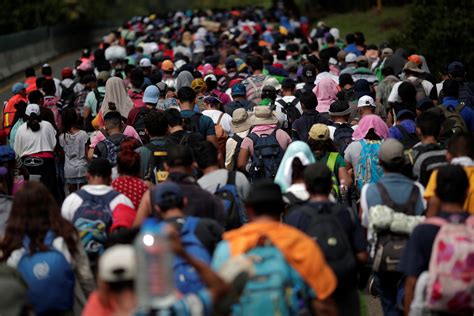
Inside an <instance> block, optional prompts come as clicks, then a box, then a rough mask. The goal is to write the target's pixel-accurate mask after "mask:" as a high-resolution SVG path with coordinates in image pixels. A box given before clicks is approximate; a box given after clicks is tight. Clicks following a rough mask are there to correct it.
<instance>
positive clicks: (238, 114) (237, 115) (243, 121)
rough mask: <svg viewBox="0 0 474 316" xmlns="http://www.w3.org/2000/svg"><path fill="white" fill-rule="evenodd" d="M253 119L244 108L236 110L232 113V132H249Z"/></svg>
mask: <svg viewBox="0 0 474 316" xmlns="http://www.w3.org/2000/svg"><path fill="white" fill-rule="evenodd" d="M251 120H252V117H251V116H250V115H249V114H248V112H247V110H245V109H244V108H240V109H236V110H235V111H234V112H233V113H232V122H231V124H232V130H233V131H234V133H241V132H245V131H248V130H249V129H250V127H252V121H251Z"/></svg>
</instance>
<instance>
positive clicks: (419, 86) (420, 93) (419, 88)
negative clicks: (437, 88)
mask: <svg viewBox="0 0 474 316" xmlns="http://www.w3.org/2000/svg"><path fill="white" fill-rule="evenodd" d="M408 82H410V83H411V84H413V85H414V86H415V90H416V101H420V100H423V99H425V98H427V97H428V96H427V95H426V91H425V88H424V87H423V80H422V79H419V78H416V79H415V80H408Z"/></svg>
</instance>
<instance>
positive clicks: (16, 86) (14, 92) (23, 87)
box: [12, 82, 28, 94]
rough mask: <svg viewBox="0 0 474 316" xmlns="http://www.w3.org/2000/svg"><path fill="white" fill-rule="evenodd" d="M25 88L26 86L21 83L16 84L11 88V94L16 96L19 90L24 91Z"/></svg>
mask: <svg viewBox="0 0 474 316" xmlns="http://www.w3.org/2000/svg"><path fill="white" fill-rule="evenodd" d="M27 87H28V85H27V84H24V83H23V82H17V83H15V84H14V85H13V87H12V93H13V94H18V93H20V91H21V90H23V89H26V88H27Z"/></svg>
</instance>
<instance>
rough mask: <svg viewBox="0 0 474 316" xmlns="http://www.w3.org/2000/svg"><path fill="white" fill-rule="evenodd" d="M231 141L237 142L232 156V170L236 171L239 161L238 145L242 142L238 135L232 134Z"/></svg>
mask: <svg viewBox="0 0 474 316" xmlns="http://www.w3.org/2000/svg"><path fill="white" fill-rule="evenodd" d="M232 139H233V140H235V141H236V142H237V145H236V147H235V151H234V156H233V159H232V160H233V161H234V168H233V169H234V170H237V160H238V159H239V155H240V145H242V141H243V140H244V139H243V138H242V137H240V136H239V135H237V134H234V136H232Z"/></svg>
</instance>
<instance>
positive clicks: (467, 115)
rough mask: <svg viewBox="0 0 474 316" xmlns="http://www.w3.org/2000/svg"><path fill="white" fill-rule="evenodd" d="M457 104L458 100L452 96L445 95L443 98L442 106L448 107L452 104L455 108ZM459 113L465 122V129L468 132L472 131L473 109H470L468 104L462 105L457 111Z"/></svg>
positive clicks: (473, 129)
mask: <svg viewBox="0 0 474 316" xmlns="http://www.w3.org/2000/svg"><path fill="white" fill-rule="evenodd" d="M458 105H459V100H458V99H456V98H453V97H445V98H443V106H445V107H449V106H452V107H454V108H456V107H457V106H458ZM459 115H461V117H462V118H463V120H464V122H465V123H466V127H467V130H468V131H469V132H473V131H474V110H473V109H471V108H470V107H469V106H467V105H466V106H464V107H463V108H462V110H461V112H459Z"/></svg>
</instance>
